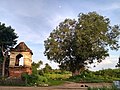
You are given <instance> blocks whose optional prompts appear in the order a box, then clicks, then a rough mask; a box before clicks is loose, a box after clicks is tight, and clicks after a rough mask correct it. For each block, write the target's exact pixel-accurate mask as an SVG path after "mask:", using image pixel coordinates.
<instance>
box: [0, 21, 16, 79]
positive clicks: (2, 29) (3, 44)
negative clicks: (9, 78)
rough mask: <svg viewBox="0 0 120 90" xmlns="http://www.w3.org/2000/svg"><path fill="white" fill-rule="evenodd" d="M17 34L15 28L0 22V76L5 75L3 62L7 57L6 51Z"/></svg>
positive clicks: (12, 44) (11, 45) (13, 43)
mask: <svg viewBox="0 0 120 90" xmlns="http://www.w3.org/2000/svg"><path fill="white" fill-rule="evenodd" d="M17 38H18V36H17V34H16V33H15V30H14V29H12V28H11V26H8V27H7V26H5V24H2V23H0V52H2V55H1V56H2V57H3V62H2V76H3V77H4V75H5V62H6V59H7V57H8V52H9V50H10V48H12V47H13V46H14V45H15V44H16V42H17V40H16V39H17Z"/></svg>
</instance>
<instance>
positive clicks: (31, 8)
mask: <svg viewBox="0 0 120 90" xmlns="http://www.w3.org/2000/svg"><path fill="white" fill-rule="evenodd" d="M92 11H96V12H97V13H99V14H101V15H103V16H106V17H108V18H110V20H111V25H114V24H120V0H0V22H2V23H5V24H6V25H7V26H9V25H10V26H12V28H14V29H15V32H16V33H17V34H18V36H19V39H18V43H19V42H21V41H24V42H25V43H26V44H27V45H28V46H29V48H31V50H32V51H33V53H34V55H33V61H35V62H37V61H39V60H42V61H43V62H44V63H49V64H50V65H51V66H52V67H53V68H56V67H57V64H55V63H54V62H49V61H48V60H47V57H45V56H44V54H43V52H44V40H46V39H47V37H48V36H49V34H50V32H51V31H52V30H53V29H54V28H55V27H56V26H57V25H58V24H59V23H60V22H61V21H63V20H64V19H65V18H71V19H74V18H77V16H78V14H79V13H81V12H82V13H87V12H92ZM119 55H120V51H117V52H116V51H110V57H108V58H107V59H106V60H104V62H102V63H100V64H99V65H98V64H96V67H95V68H92V67H91V69H92V70H99V69H104V68H114V67H115V64H116V63H117V61H118V57H119Z"/></svg>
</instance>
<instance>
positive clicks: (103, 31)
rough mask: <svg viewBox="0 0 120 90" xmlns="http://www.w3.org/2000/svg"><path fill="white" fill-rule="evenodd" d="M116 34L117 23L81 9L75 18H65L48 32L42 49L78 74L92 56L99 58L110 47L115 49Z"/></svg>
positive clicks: (102, 56) (117, 29)
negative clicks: (76, 18) (113, 23)
mask: <svg viewBox="0 0 120 90" xmlns="http://www.w3.org/2000/svg"><path fill="white" fill-rule="evenodd" d="M119 35H120V30H119V26H118V25H114V26H111V24H110V20H109V18H106V17H104V16H101V15H99V14H98V13H96V12H89V13H87V14H84V13H80V14H79V16H78V20H74V19H73V20H72V19H65V20H64V21H63V22H61V23H60V24H59V26H57V27H56V29H54V30H53V31H52V32H51V33H50V36H49V37H48V38H47V40H45V42H44V45H45V52H44V53H45V55H46V56H47V57H48V59H49V60H51V61H55V62H57V63H59V64H60V67H61V68H63V69H66V70H69V71H72V72H73V74H79V73H80V70H81V69H84V68H85V67H86V65H88V64H92V63H93V62H94V60H97V62H101V61H102V60H104V59H105V57H107V56H109V53H108V50H109V49H111V50H118V48H119V45H118V38H119Z"/></svg>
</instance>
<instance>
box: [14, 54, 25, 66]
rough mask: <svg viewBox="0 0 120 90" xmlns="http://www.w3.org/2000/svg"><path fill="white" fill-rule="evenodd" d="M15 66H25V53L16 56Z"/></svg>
mask: <svg viewBox="0 0 120 90" xmlns="http://www.w3.org/2000/svg"><path fill="white" fill-rule="evenodd" d="M15 66H23V55H22V54H18V55H17V56H16V62H15Z"/></svg>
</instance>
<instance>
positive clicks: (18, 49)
mask: <svg viewBox="0 0 120 90" xmlns="http://www.w3.org/2000/svg"><path fill="white" fill-rule="evenodd" d="M11 51H15V52H30V53H31V54H32V55H33V52H32V50H30V48H28V46H27V45H26V44H25V43H24V42H20V43H19V44H18V45H17V46H16V47H15V48H12V49H11Z"/></svg>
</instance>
